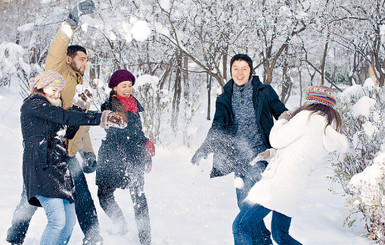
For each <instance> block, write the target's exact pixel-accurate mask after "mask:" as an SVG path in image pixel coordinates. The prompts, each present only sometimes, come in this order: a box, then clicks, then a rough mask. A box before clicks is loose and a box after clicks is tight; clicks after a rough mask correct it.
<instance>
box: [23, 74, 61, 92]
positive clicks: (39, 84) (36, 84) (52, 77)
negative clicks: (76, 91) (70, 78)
mask: <svg viewBox="0 0 385 245" xmlns="http://www.w3.org/2000/svg"><path fill="white" fill-rule="evenodd" d="M65 84H66V82H65V81H64V78H63V77H62V76H61V75H60V73H59V72H57V71H50V70H48V71H45V72H43V73H41V74H39V75H38V76H36V77H34V78H31V79H30V81H29V90H31V91H33V90H34V89H35V88H36V89H41V88H45V87H50V86H53V87H58V88H64V86H65Z"/></svg>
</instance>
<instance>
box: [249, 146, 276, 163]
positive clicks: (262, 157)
mask: <svg viewBox="0 0 385 245" xmlns="http://www.w3.org/2000/svg"><path fill="white" fill-rule="evenodd" d="M275 151H276V150H275V149H273V148H270V149H267V150H266V151H264V152H261V153H259V154H258V155H257V156H256V157H255V158H254V159H253V160H252V161H251V162H250V165H251V166H254V165H255V164H256V163H257V162H259V161H267V162H268V161H269V160H270V159H271V158H272V157H273V156H274V155H275Z"/></svg>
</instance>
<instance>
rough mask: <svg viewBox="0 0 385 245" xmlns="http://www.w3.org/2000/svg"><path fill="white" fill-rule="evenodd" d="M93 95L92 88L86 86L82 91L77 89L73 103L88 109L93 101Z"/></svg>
mask: <svg viewBox="0 0 385 245" xmlns="http://www.w3.org/2000/svg"><path fill="white" fill-rule="evenodd" d="M92 98H93V95H92V92H91V89H90V88H89V87H86V88H84V89H82V90H80V91H76V93H75V96H74V98H73V99H72V104H73V105H75V106H77V107H79V108H81V109H83V110H87V108H88V106H89V105H90V103H91V101H92Z"/></svg>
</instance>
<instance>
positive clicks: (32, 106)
mask: <svg viewBox="0 0 385 245" xmlns="http://www.w3.org/2000/svg"><path fill="white" fill-rule="evenodd" d="M100 116H101V114H100V113H92V112H89V113H87V114H86V113H82V112H77V111H67V110H64V109H63V108H61V107H58V106H53V105H51V104H50V103H49V102H48V100H47V99H46V98H44V97H43V96H41V95H31V96H29V97H27V98H26V99H25V100H24V102H23V105H22V106H21V109H20V121H21V131H22V135H23V144H24V153H23V179H24V185H25V189H26V192H27V198H28V202H29V203H30V204H32V205H35V206H41V204H40V202H39V200H38V199H37V198H36V195H40V196H44V197H52V198H63V199H67V200H69V201H70V202H74V185H73V181H72V177H71V174H70V172H69V170H68V165H67V163H66V148H65V145H64V143H63V138H64V137H65V138H69V139H70V138H72V137H73V136H74V135H75V133H76V131H77V129H78V126H80V125H99V124H100ZM65 125H69V126H71V127H68V128H67V126H65Z"/></svg>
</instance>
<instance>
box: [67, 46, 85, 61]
mask: <svg viewBox="0 0 385 245" xmlns="http://www.w3.org/2000/svg"><path fill="white" fill-rule="evenodd" d="M78 51H82V52H84V53H85V54H87V50H86V49H85V48H84V47H82V46H80V45H70V46H68V48H67V55H68V56H69V57H71V58H72V59H73V58H75V56H76V54H77V52H78Z"/></svg>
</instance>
